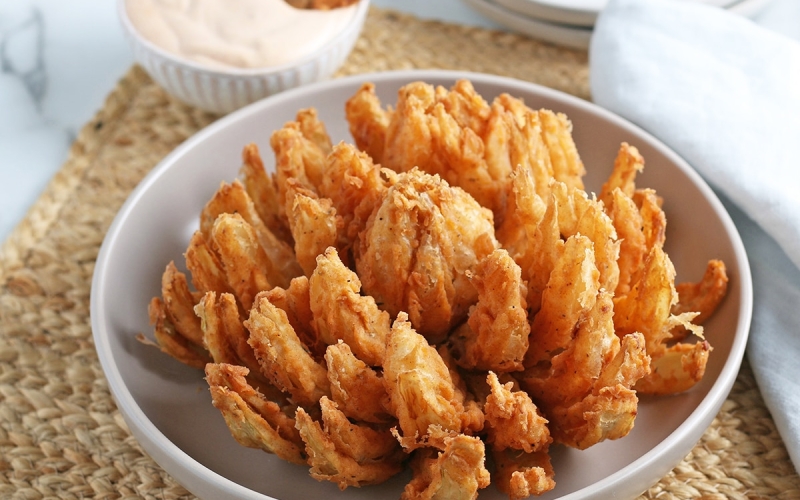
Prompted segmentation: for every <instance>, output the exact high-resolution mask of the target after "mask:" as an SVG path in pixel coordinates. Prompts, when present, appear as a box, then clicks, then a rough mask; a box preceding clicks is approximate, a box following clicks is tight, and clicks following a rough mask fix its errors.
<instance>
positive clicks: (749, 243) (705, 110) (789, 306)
mask: <svg viewBox="0 0 800 500" xmlns="http://www.w3.org/2000/svg"><path fill="white" fill-rule="evenodd" d="M589 66H590V82H591V91H592V96H593V100H594V101H595V102H596V103H597V104H599V105H600V106H603V107H605V108H607V109H610V110H611V111H614V112H615V113H617V114H619V115H621V116H623V117H625V118H627V119H629V120H630V121H632V122H634V123H636V124H637V125H639V126H640V127H642V128H644V129H645V130H647V131H649V132H650V133H652V134H653V135H655V136H656V137H658V138H659V139H661V140H662V141H664V142H665V143H666V144H667V145H669V146H670V147H671V148H673V149H674V150H675V151H677V152H678V154H680V155H681V156H683V158H684V159H686V160H687V161H688V162H689V164H690V165H692V166H693V167H694V168H696V169H697V170H698V172H699V173H700V174H701V175H702V176H703V177H704V178H705V179H706V180H707V181H708V182H709V184H711V186H712V187H713V188H714V189H715V190H716V191H717V193H719V194H720V195H721V198H722V199H723V200H724V201H725V202H726V205H727V206H728V208H729V211H730V213H731V216H732V218H733V220H734V222H735V224H736V226H737V228H738V229H739V232H740V234H741V236H742V239H743V241H744V244H745V247H746V249H747V253H748V257H749V259H750V264H751V268H752V274H753V287H754V290H753V292H754V306H753V307H754V310H753V322H752V324H751V330H750V336H749V339H748V345H747V351H746V353H747V354H746V355H747V356H748V359H749V361H750V364H751V366H752V368H753V372H754V374H755V378H756V381H757V383H758V385H759V388H760V389H761V392H762V394H763V396H764V400H765V403H766V405H767V407H768V408H769V410H770V412H771V413H772V416H773V418H774V420H775V424H776V426H777V428H778V430H779V432H780V433H781V437H782V438H783V440H784V442H785V443H786V447H787V449H788V451H789V455H790V457H791V459H792V462H793V463H794V466H795V468H796V469H797V470H798V471H800V44H798V43H797V42H795V41H793V40H791V39H789V38H786V37H784V36H782V35H779V34H776V33H773V32H771V31H768V30H766V29H764V28H762V27H760V26H758V25H756V24H755V23H753V22H751V21H750V20H748V19H746V18H743V17H740V16H738V15H735V14H731V13H730V12H728V11H725V10H723V9H720V8H716V7H711V6H708V5H703V4H699V3H694V2H678V1H674V0H648V1H642V0H610V1H609V2H608V4H607V6H606V8H605V9H604V11H603V12H602V13H601V14H600V16H599V17H598V20H597V23H596V25H595V28H594V34H593V36H592V41H591V46H590V50H589ZM726 198H727V200H726Z"/></svg>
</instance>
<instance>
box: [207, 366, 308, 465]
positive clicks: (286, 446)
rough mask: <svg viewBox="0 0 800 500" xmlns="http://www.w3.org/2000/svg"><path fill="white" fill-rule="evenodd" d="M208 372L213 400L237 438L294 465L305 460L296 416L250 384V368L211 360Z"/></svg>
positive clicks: (247, 444)
mask: <svg viewBox="0 0 800 500" xmlns="http://www.w3.org/2000/svg"><path fill="white" fill-rule="evenodd" d="M205 372H206V381H207V382H208V385H209V388H210V391H211V400H212V403H213V404H214V407H215V408H217V409H218V410H219V411H220V412H221V413H222V416H223V417H224V418H225V423H226V424H227V425H228V429H229V430H230V431H231V435H233V437H234V439H236V441H238V442H239V443H240V444H241V445H243V446H246V447H248V448H260V449H262V450H264V451H266V452H268V453H274V454H275V455H277V456H279V457H280V458H282V459H284V460H287V461H289V462H292V463H295V464H305V463H306V457H305V455H304V453H303V447H302V441H301V439H300V434H299V433H298V432H297V430H296V429H295V428H294V419H292V418H291V417H288V416H287V415H286V414H285V413H284V412H283V411H282V409H281V407H280V406H279V405H278V404H277V403H275V402H273V401H269V400H267V399H265V398H264V396H263V395H262V394H260V393H259V392H258V391H257V390H256V389H254V388H253V387H251V386H250V385H249V384H248V383H247V380H246V376H247V374H248V370H247V368H244V367H241V366H234V365H228V364H215V363H209V364H208V365H206V368H205Z"/></svg>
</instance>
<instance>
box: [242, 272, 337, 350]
mask: <svg viewBox="0 0 800 500" xmlns="http://www.w3.org/2000/svg"><path fill="white" fill-rule="evenodd" d="M309 288H310V287H309V284H308V278H306V277H305V276H298V277H297V278H294V279H293V280H292V281H291V283H290V284H289V288H286V289H283V288H281V287H277V286H276V287H275V288H272V289H270V290H267V291H264V292H261V293H259V295H257V296H256V300H255V302H258V299H259V298H260V296H261V295H263V296H264V297H266V298H267V300H269V302H270V303H271V304H273V305H275V306H276V307H279V308H280V309H283V311H284V312H285V313H286V317H287V319H288V320H289V324H290V325H292V328H294V331H295V333H296V334H297V337H298V338H299V339H300V341H301V342H302V343H303V345H304V346H305V347H306V348H307V349H308V350H309V352H310V353H311V355H312V356H313V357H314V359H315V360H317V361H322V356H324V355H325V348H326V347H328V344H326V343H325V342H323V341H322V339H320V338H319V336H318V335H317V332H316V330H314V327H313V325H312V322H313V320H314V316H313V313H312V312H311V292H310V289H309Z"/></svg>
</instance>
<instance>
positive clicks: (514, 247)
mask: <svg viewBox="0 0 800 500" xmlns="http://www.w3.org/2000/svg"><path fill="white" fill-rule="evenodd" d="M537 186H538V184H537V183H536V182H535V181H534V177H533V173H532V172H531V171H530V170H529V169H524V168H522V166H521V165H520V166H517V167H515V168H514V169H513V170H512V171H511V177H510V185H509V192H508V199H507V204H506V214H505V216H504V217H503V221H502V223H501V224H499V226H498V227H497V231H496V235H497V240H498V241H499V242H500V244H501V245H502V246H503V248H505V249H506V250H508V253H509V254H511V256H512V257H513V258H514V259H515V260H518V259H519V261H518V262H520V265H521V266H523V267H529V265H530V263H528V264H527V265H525V262H524V261H522V259H523V258H525V259H526V260H528V261H529V260H530V258H531V255H527V250H528V248H529V246H530V245H531V239H532V238H534V235H535V233H536V230H537V228H538V227H539V223H540V222H541V221H542V218H543V217H544V214H545V211H546V209H547V204H546V203H545V201H544V199H543V198H542V197H541V196H540V195H539V194H538V193H537V192H536V188H537ZM549 189H550V187H549V183H548V195H547V196H548V197H549ZM523 256H525V257H523Z"/></svg>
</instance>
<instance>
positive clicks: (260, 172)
mask: <svg viewBox="0 0 800 500" xmlns="http://www.w3.org/2000/svg"><path fill="white" fill-rule="evenodd" d="M239 176H240V177H241V178H242V184H243V185H244V188H245V191H247V194H248V196H250V199H251V200H253V207H254V208H255V210H256V213H257V214H258V217H259V218H260V219H261V220H262V221H263V222H264V224H265V225H266V226H267V228H269V230H270V231H271V232H272V234H274V235H275V236H276V237H277V238H278V239H280V240H281V241H285V242H286V243H288V244H289V245H290V246H291V245H292V233H291V232H290V231H289V227H288V226H287V225H286V221H285V220H284V219H282V218H281V216H280V213H281V211H280V207H279V206H278V186H277V184H276V183H275V176H274V175H270V174H268V173H267V171H266V169H265V168H264V162H263V160H262V159H261V153H259V151H258V146H256V145H255V144H252V143H250V144H247V145H246V146H245V147H244V149H243V150H242V167H241V168H240V169H239Z"/></svg>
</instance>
